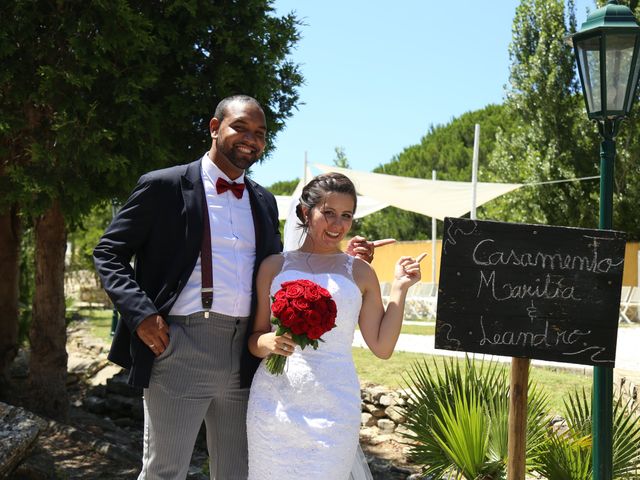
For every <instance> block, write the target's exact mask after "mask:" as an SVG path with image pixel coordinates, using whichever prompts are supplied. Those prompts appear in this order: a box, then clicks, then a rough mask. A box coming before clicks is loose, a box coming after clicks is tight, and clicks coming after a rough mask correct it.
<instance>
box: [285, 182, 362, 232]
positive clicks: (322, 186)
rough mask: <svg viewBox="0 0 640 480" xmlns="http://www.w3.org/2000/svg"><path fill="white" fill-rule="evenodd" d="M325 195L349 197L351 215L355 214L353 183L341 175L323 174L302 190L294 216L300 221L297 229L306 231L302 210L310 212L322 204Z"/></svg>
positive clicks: (355, 199)
mask: <svg viewBox="0 0 640 480" xmlns="http://www.w3.org/2000/svg"><path fill="white" fill-rule="evenodd" d="M327 193H345V194H347V195H350V196H351V198H353V213H354V214H355V213H356V206H357V204H358V197H357V195H356V187H355V186H354V185H353V182H352V181H351V180H349V178H348V177H347V176H345V175H343V174H341V173H335V172H331V173H325V174H323V175H318V176H317V177H315V178H314V179H313V180H311V181H310V182H309V183H307V184H306V185H305V187H304V188H303V189H302V195H301V196H300V203H298V205H297V206H296V215H297V217H298V219H299V220H300V223H299V224H298V226H299V227H301V228H302V229H306V228H307V226H308V222H307V219H306V218H305V217H304V213H303V211H302V208H303V207H306V208H307V209H308V211H311V210H312V209H313V207H316V206H318V205H320V204H322V202H323V201H324V197H325V196H326V195H327Z"/></svg>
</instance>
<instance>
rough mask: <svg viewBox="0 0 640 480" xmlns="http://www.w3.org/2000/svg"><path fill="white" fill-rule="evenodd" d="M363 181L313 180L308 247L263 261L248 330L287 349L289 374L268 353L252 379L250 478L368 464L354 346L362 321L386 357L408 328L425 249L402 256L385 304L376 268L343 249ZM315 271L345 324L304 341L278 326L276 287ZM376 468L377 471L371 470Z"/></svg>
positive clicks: (262, 344) (306, 192) (257, 344)
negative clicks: (274, 321) (316, 340)
mask: <svg viewBox="0 0 640 480" xmlns="http://www.w3.org/2000/svg"><path fill="white" fill-rule="evenodd" d="M356 202H357V197H356V191H355V187H354V186H353V183H351V181H350V180H349V179H348V178H347V177H346V176H344V175H342V174H339V173H329V174H325V175H320V176H318V177H316V178H314V179H313V180H311V182H309V183H308V184H307V185H306V186H305V188H304V189H303V191H302V195H301V198H300V204H299V205H298V207H297V210H296V213H297V215H298V218H299V219H300V221H301V223H302V228H303V229H304V230H305V233H306V238H305V240H304V242H303V244H302V246H301V247H300V249H299V250H293V251H288V252H285V253H283V254H279V255H272V256H270V257H268V258H267V259H265V260H264V262H263V263H262V265H261V266H260V269H259V271H258V277H257V293H258V305H257V312H256V319H255V324H254V331H253V334H252V336H251V337H250V339H249V349H250V351H251V353H253V355H255V356H257V357H261V358H265V357H267V356H268V355H271V354H278V355H284V356H286V357H287V363H286V366H285V371H284V373H283V374H282V375H273V374H271V373H269V372H268V371H267V369H266V368H265V361H263V362H262V363H261V365H260V367H259V369H258V371H257V372H256V375H255V377H254V380H253V384H252V386H251V393H250V397H249V407H248V412H247V434H248V444H249V479H250V480H258V479H259V480H268V479H273V480H286V479H291V480H299V479H318V480H320V479H322V480H325V479H332V480H347V479H349V478H350V475H351V478H353V474H352V469H354V464H355V465H356V466H358V465H359V466H360V467H362V466H363V465H364V467H365V468H366V463H364V462H363V460H362V458H361V453H360V457H359V456H358V452H359V448H358V436H359V431H360V408H361V399H360V386H359V382H358V377H357V375H356V371H355V367H354V364H353V359H352V356H351V344H352V342H353V334H354V330H355V328H356V326H359V328H360V332H361V333H362V336H363V338H364V340H365V341H366V343H367V345H368V346H369V348H370V349H371V351H372V352H373V353H374V354H375V355H376V356H378V357H380V358H383V359H387V358H389V357H390V356H391V354H392V353H393V350H394V348H395V345H396V341H397V340H398V336H399V335H400V328H401V326H402V317H403V314H404V302H405V297H406V294H407V289H408V288H409V287H410V286H411V285H413V284H414V283H416V282H418V281H419V280H420V265H419V262H420V260H422V258H423V257H424V254H423V255H421V256H420V257H419V258H418V259H414V258H411V257H401V258H400V259H399V260H398V262H397V263H396V265H395V272H394V275H395V280H394V282H393V285H392V287H391V294H390V301H389V304H388V306H387V309H386V311H385V309H384V307H383V304H382V300H381V296H380V284H379V281H378V278H377V276H376V273H375V271H374V270H373V268H371V266H370V265H369V264H368V263H366V262H365V261H363V260H360V259H358V258H354V257H352V256H350V255H347V254H345V253H342V251H341V249H340V242H341V241H342V240H343V239H344V238H345V236H346V235H347V233H349V230H350V228H351V225H352V223H353V215H354V213H355V210H356ZM298 279H307V280H311V281H313V282H315V283H317V284H319V285H320V286H322V287H324V288H325V289H327V290H328V291H329V292H330V293H331V296H332V298H333V300H334V301H335V303H336V306H337V317H336V327H335V328H333V329H332V330H330V331H329V332H327V333H325V334H324V335H323V336H322V340H323V342H320V344H319V348H318V349H317V350H313V349H312V348H311V347H307V348H306V349H304V350H301V349H300V347H299V346H297V345H296V343H295V342H294V341H293V339H292V338H290V336H289V335H288V334H286V335H282V336H276V335H275V333H274V332H272V327H271V323H270V297H271V296H273V295H274V294H275V292H277V291H278V290H279V289H280V285H281V284H282V283H283V282H286V281H290V280H298ZM369 476H370V474H369Z"/></svg>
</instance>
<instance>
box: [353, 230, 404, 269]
mask: <svg viewBox="0 0 640 480" xmlns="http://www.w3.org/2000/svg"><path fill="white" fill-rule="evenodd" d="M395 242H396V240H395V238H384V239H381V240H373V241H371V242H370V241H368V240H367V239H366V238H364V237H361V236H359V235H356V236H355V237H353V238H352V239H351V240H349V244H348V245H347V253H348V254H349V255H351V256H354V257H358V258H360V259H362V260H364V261H365V262H367V263H371V261H372V260H373V254H374V251H375V249H376V247H383V246H385V245H390V244H392V243H395Z"/></svg>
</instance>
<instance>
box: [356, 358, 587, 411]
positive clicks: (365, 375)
mask: <svg viewBox="0 0 640 480" xmlns="http://www.w3.org/2000/svg"><path fill="white" fill-rule="evenodd" d="M352 351H353V359H354V362H355V364H356V370H357V371H358V376H359V377H360V382H361V383H363V384H364V383H375V384H378V385H385V386H387V387H390V388H400V387H404V386H405V385H404V384H403V381H402V374H403V372H406V371H407V370H409V369H410V368H411V364H413V363H414V362H416V361H420V362H422V361H427V362H428V364H429V366H430V367H431V366H435V367H436V368H438V367H439V366H441V365H442V362H443V361H444V359H445V357H441V356H434V355H425V354H421V353H408V352H395V353H394V354H393V356H392V357H391V358H390V359H389V360H381V359H379V358H377V357H376V356H375V355H373V354H372V353H371V352H370V351H369V350H368V349H365V348H353V349H352ZM461 360H462V359H461ZM503 368H505V369H509V368H510V364H509V363H505V364H504V366H503ZM585 372H586V373H582V372H575V371H572V370H565V369H559V368H548V367H537V366H534V367H532V368H531V379H532V380H534V381H535V382H536V383H537V384H538V386H539V387H540V388H542V389H543V390H544V392H546V394H547V395H548V396H549V406H550V408H551V410H552V411H553V412H555V413H560V412H561V411H563V403H562V402H563V399H564V398H566V396H567V394H568V393H569V392H571V391H573V390H574V389H576V388H578V389H582V388H585V389H586V390H587V392H590V391H591V383H592V377H591V371H590V369H589V368H588V367H585Z"/></svg>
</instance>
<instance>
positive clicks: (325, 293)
mask: <svg viewBox="0 0 640 480" xmlns="http://www.w3.org/2000/svg"><path fill="white" fill-rule="evenodd" d="M318 293H319V294H320V296H321V297H324V298H331V294H330V293H329V290H327V289H326V288H322V287H321V286H320V285H318Z"/></svg>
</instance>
